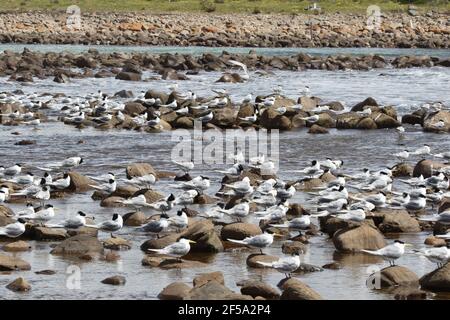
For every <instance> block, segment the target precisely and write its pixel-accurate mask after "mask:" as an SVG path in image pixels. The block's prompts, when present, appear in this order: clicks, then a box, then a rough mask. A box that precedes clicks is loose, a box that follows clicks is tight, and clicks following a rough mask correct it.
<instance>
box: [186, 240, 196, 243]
mask: <svg viewBox="0 0 450 320" xmlns="http://www.w3.org/2000/svg"><path fill="white" fill-rule="evenodd" d="M188 241H189V242H190V243H197V242H195V241H193V240H188Z"/></svg>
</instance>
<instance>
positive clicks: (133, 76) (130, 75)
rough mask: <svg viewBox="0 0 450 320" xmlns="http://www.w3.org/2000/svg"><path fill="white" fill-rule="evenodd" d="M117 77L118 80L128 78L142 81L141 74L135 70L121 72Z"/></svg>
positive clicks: (127, 79) (128, 79)
mask: <svg viewBox="0 0 450 320" xmlns="http://www.w3.org/2000/svg"><path fill="white" fill-rule="evenodd" d="M116 79H118V80H126V81H141V80H142V78H141V75H140V74H139V73H134V72H120V73H119V74H118V75H117V76H116Z"/></svg>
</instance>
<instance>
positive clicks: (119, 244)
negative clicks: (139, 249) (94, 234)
mask: <svg viewBox="0 0 450 320" xmlns="http://www.w3.org/2000/svg"><path fill="white" fill-rule="evenodd" d="M103 247H104V248H105V249H111V250H129V249H131V242H130V241H128V240H126V239H123V238H118V237H115V238H108V239H106V240H103Z"/></svg>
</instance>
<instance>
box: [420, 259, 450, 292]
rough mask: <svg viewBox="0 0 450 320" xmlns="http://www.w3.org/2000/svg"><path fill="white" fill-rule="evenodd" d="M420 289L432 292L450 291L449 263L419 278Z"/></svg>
mask: <svg viewBox="0 0 450 320" xmlns="http://www.w3.org/2000/svg"><path fill="white" fill-rule="evenodd" d="M420 286H421V288H422V289H426V290H431V291H434V292H449V291H450V262H447V263H446V264H445V265H444V266H443V267H442V268H440V269H437V270H434V271H433V272H430V273H428V274H426V275H424V276H423V277H422V278H420Z"/></svg>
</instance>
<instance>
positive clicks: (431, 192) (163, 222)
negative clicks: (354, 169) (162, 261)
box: [0, 145, 450, 276]
mask: <svg viewBox="0 0 450 320" xmlns="http://www.w3.org/2000/svg"><path fill="white" fill-rule="evenodd" d="M408 154H409V156H411V155H417V156H424V155H430V154H431V148H430V147H429V146H428V145H425V146H423V147H421V148H418V149H417V150H415V151H412V152H408ZM230 156H232V157H233V159H234V162H235V164H234V165H233V166H231V167H229V168H228V169H226V170H217V173H220V174H224V175H225V176H228V177H231V178H234V180H236V179H237V181H234V180H230V181H234V182H230V183H224V184H223V185H222V188H221V189H220V191H219V192H218V193H217V194H216V196H217V197H219V199H221V200H222V202H219V203H218V204H217V205H214V206H212V207H209V208H208V209H207V210H205V212H204V213H202V214H201V215H200V216H199V217H198V218H202V219H213V220H223V219H224V218H225V216H229V217H230V218H231V219H232V220H236V221H242V220H244V219H245V220H246V221H253V222H254V223H256V224H258V225H259V222H260V221H264V222H265V223H266V226H268V227H273V228H276V229H278V230H280V229H288V230H289V231H290V232H300V234H301V233H302V232H303V231H305V230H308V229H309V228H310V227H311V224H312V219H315V218H319V217H324V216H332V217H336V218H338V219H342V220H346V221H353V222H357V223H362V222H363V221H364V220H365V219H366V217H367V214H369V213H370V212H371V211H373V210H376V209H380V208H389V209H392V210H396V209H403V210H407V211H408V212H409V213H410V214H415V213H419V212H421V213H424V212H425V210H426V209H427V205H428V204H429V203H431V204H432V209H431V210H434V205H435V204H437V203H439V202H440V201H441V200H442V199H444V198H450V193H449V192H448V191H447V190H448V188H449V181H448V178H447V174H448V172H449V171H448V170H449V169H450V166H449V167H443V168H441V169H439V170H435V172H434V173H433V175H432V176H431V177H429V178H424V177H423V176H420V177H416V178H410V179H398V182H399V183H401V184H403V185H404V186H405V187H406V188H403V189H406V190H403V191H401V192H399V191H396V190H394V189H396V188H393V182H394V181H393V180H394V178H393V174H392V170H391V169H388V168H383V169H380V170H375V171H372V170H369V169H367V168H365V169H363V170H361V172H360V173H356V174H353V175H350V174H344V173H343V171H342V168H343V166H344V162H343V161H342V160H333V159H331V158H328V159H325V160H323V161H318V160H314V161H312V162H311V164H310V166H307V167H305V168H303V169H301V170H297V171H296V173H298V174H299V176H300V177H299V179H297V180H295V181H283V180H281V179H279V178H274V177H272V178H267V179H263V178H262V176H261V179H260V180H259V181H256V182H255V181H253V182H252V181H251V180H250V178H249V177H248V176H246V175H245V171H246V170H261V168H263V167H265V166H267V165H268V164H269V167H272V166H273V162H272V161H271V160H270V159H268V158H267V157H265V156H264V155H258V156H257V157H253V158H250V159H249V161H248V162H246V161H245V157H244V154H243V152H242V151H241V150H239V149H237V150H236V152H235V154H233V155H230ZM395 156H396V157H397V158H400V159H402V160H405V159H406V158H407V157H405V155H400V154H396V155H395ZM435 156H437V157H443V158H447V157H448V158H450V154H447V153H442V154H436V155H435ZM83 163H84V159H83V158H82V157H79V156H77V157H71V158H67V159H65V160H63V161H60V162H55V163H48V164H46V165H45V166H25V165H22V164H15V165H12V166H10V167H3V166H0V203H8V202H9V201H12V202H14V201H13V200H14V199H15V198H17V197H22V198H23V197H24V198H26V199H28V200H29V201H30V202H28V203H27V204H26V206H25V208H23V210H21V211H19V212H17V213H14V216H12V217H11V218H13V219H15V220H16V222H14V223H12V224H9V225H6V226H4V227H0V235H3V236H6V237H9V238H17V237H19V236H20V235H22V234H23V233H24V232H25V229H26V228H25V225H26V224H27V223H41V224H44V225H45V226H46V227H49V228H66V229H74V228H79V227H82V226H88V227H93V228H97V229H99V230H102V231H104V232H108V233H111V236H113V234H112V233H114V232H118V231H119V230H121V229H122V228H123V218H122V216H121V215H120V214H118V213H114V214H113V215H112V218H111V219H110V220H106V221H103V222H101V223H99V224H88V223H87V220H86V218H87V215H86V214H85V213H84V212H82V211H79V212H77V213H76V214H75V215H74V216H73V217H70V218H68V219H66V220H63V221H59V222H57V223H55V222H54V221H53V220H54V218H55V211H56V210H57V209H56V208H54V206H53V205H52V204H49V203H48V202H49V201H50V200H51V195H52V192H53V191H61V190H65V189H67V188H68V187H69V186H70V183H71V178H70V174H69V173H68V172H69V171H70V170H73V169H75V168H77V167H79V166H80V165H82V164H83ZM271 163H272V165H270V164H271ZM174 164H175V165H176V166H177V167H178V168H179V169H180V170H181V171H182V173H185V174H187V173H190V172H191V171H192V170H193V169H194V163H193V162H183V163H180V162H174ZM24 168H29V169H31V168H32V169H33V170H34V171H39V172H41V173H42V174H40V175H36V174H33V173H32V172H31V171H27V172H25V173H24V172H23V171H22V170H23V169H24ZM329 173H332V174H333V176H334V177H335V178H334V179H333V180H332V181H330V182H328V183H327V184H326V185H323V186H322V187H317V188H314V189H313V190H309V191H303V192H304V193H305V194H306V195H307V196H308V197H309V199H308V200H307V201H306V202H305V203H304V204H302V205H304V207H305V208H307V210H306V211H305V213H304V214H303V215H302V216H300V217H295V218H293V219H291V220H287V212H288V210H289V208H290V202H289V201H290V200H291V199H292V198H293V197H294V196H295V195H296V193H297V192H299V191H298V190H300V189H301V188H302V184H303V183H304V182H305V181H308V180H311V179H314V178H320V177H322V176H323V175H324V174H329ZM90 178H92V180H94V181H96V184H92V185H91V187H92V188H93V189H96V190H100V191H102V192H103V193H106V194H112V193H114V192H115V191H116V190H117V187H118V186H119V185H121V184H122V185H132V186H135V187H138V188H139V189H140V191H139V192H137V193H136V194H135V196H133V197H130V198H128V199H123V200H117V202H120V203H121V204H122V205H123V206H128V207H132V208H134V209H135V210H139V209H143V208H148V209H149V210H151V211H152V212H155V213H157V214H156V215H155V216H154V217H153V218H152V219H151V220H150V221H149V222H148V223H146V224H145V225H143V226H140V227H137V230H138V231H140V232H144V233H148V234H152V235H156V236H158V237H159V235H160V234H167V233H169V232H171V231H174V232H181V231H182V230H184V229H186V228H187V227H188V225H189V219H188V216H187V214H186V212H187V208H188V206H190V205H192V204H194V203H195V199H196V198H197V197H198V196H199V195H201V194H204V193H205V192H207V191H208V190H209V189H210V188H211V187H212V183H211V179H210V178H208V177H206V176H203V175H199V176H196V177H194V178H192V179H191V180H189V181H178V182H177V183H176V184H170V185H169V187H170V188H171V190H174V191H173V193H170V194H169V195H168V196H167V197H165V198H164V199H163V200H160V201H157V202H154V203H147V199H146V197H145V192H146V191H147V190H148V189H150V188H152V186H154V185H155V184H156V182H157V179H156V177H155V176H154V175H153V174H147V175H144V176H140V177H133V178H130V179H119V178H118V175H116V174H115V173H113V172H109V173H106V174H103V175H100V176H92V177H90ZM12 186H14V187H12ZM17 189H18V190H17ZM349 189H353V190H354V192H353V193H350V192H349V191H348V190H349ZM175 190H176V191H175ZM231 198H233V199H234V202H233V203H234V205H232V206H229V205H227V203H226V201H227V200H229V199H231ZM32 201H35V202H36V201H37V202H39V203H40V206H38V207H35V206H34V205H33V202H32ZM46 203H47V204H46ZM254 207H256V208H257V209H256V211H255V210H252V209H251V208H254ZM419 219H422V220H426V221H445V222H450V209H447V210H445V211H443V212H441V213H440V214H437V213H434V214H431V215H429V214H428V215H424V216H421V217H420V218H419ZM275 236H280V235H279V234H278V233H273V232H272V233H271V232H267V230H266V231H265V232H264V233H262V234H260V235H256V236H253V237H248V238H245V239H227V240H228V241H230V242H234V243H237V244H241V245H244V246H247V247H251V248H257V249H259V250H260V251H261V253H262V250H263V249H265V248H267V247H269V246H271V245H272V243H273V242H274V237H275ZM438 237H440V238H444V239H450V233H448V234H445V235H439V236H438ZM192 242H193V241H191V240H189V239H185V238H181V239H180V240H179V241H178V242H176V243H173V244H171V245H169V246H167V247H165V248H162V249H149V253H158V254H163V255H168V256H173V257H176V258H178V259H179V258H181V257H183V256H185V255H186V254H188V253H189V251H190V248H191V247H190V244H191V243H192ZM407 245H408V244H405V243H403V242H402V241H399V240H396V241H394V243H392V244H389V245H387V246H386V247H384V248H382V249H380V250H377V251H370V250H363V252H365V253H367V254H371V255H376V256H380V257H381V258H383V259H384V260H386V261H389V263H390V264H391V265H394V264H395V260H397V259H398V258H400V257H401V256H402V255H403V254H404V253H405V246H407ZM416 253H417V254H420V255H422V256H425V257H427V258H428V259H429V260H430V261H432V262H434V263H437V264H438V266H439V267H440V266H442V265H443V264H445V263H446V262H447V261H448V260H449V259H450V249H449V247H448V246H447V247H438V248H434V247H433V248H424V249H420V250H416ZM260 264H261V265H263V266H268V267H272V268H274V269H276V270H278V271H280V272H283V273H284V274H285V275H286V276H290V274H291V273H292V272H293V271H295V270H296V269H298V267H299V266H300V257H299V255H298V254H295V255H293V256H285V257H282V258H280V259H279V260H278V261H275V262H273V263H263V262H261V263H260Z"/></svg>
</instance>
